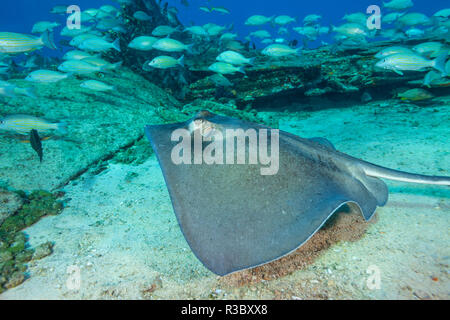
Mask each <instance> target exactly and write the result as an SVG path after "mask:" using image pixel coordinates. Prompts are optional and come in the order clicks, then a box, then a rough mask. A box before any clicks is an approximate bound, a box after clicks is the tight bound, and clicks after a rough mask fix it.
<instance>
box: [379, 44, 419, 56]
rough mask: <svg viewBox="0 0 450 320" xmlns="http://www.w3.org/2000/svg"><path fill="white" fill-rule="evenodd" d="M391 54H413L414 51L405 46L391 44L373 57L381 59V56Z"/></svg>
mask: <svg viewBox="0 0 450 320" xmlns="http://www.w3.org/2000/svg"><path fill="white" fill-rule="evenodd" d="M393 54H414V52H413V51H412V50H411V49H409V48H406V47H400V46H393V47H388V48H385V49H383V50H381V51H380V52H378V53H377V54H376V55H375V58H377V59H381V58H383V57H387V56H391V55H393Z"/></svg>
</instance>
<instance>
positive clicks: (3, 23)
mask: <svg viewBox="0 0 450 320" xmlns="http://www.w3.org/2000/svg"><path fill="white" fill-rule="evenodd" d="M168 2H169V5H170V6H175V7H177V8H178V9H179V12H180V13H179V18H180V20H181V21H182V22H183V23H184V24H185V25H189V24H190V23H191V22H194V23H195V24H204V23H208V22H211V20H214V22H215V23H217V24H230V23H234V24H235V31H237V32H238V33H240V34H241V33H245V32H246V31H248V30H250V29H249V28H246V27H245V25H244V22H245V20H246V19H247V18H248V17H249V16H251V15H254V14H262V15H267V16H272V15H281V14H288V15H290V16H293V17H297V18H299V20H300V21H301V20H302V19H303V18H304V17H305V16H306V15H308V14H311V13H315V14H320V15H322V16H323V20H322V24H324V25H329V24H339V23H342V20H341V18H342V17H343V16H344V15H345V14H346V13H352V12H364V11H365V10H366V8H367V7H368V6H370V5H379V6H380V7H382V1H374V0H358V1H355V0H339V1H335V0H319V1H298V0H277V1H273V0H271V1H269V0H263V1H256V0H246V1H240V0H213V1H206V0H187V2H188V3H189V6H185V5H183V4H182V1H181V0H171V1H168ZM183 2H184V1H183ZM58 4H60V3H59V2H56V1H54V0H41V1H34V0H15V1H12V0H4V1H2V4H1V10H0V29H1V30H2V31H15V32H22V33H23V32H30V31H31V28H32V26H33V24H34V23H35V22H36V21H42V20H49V21H53V20H55V15H53V14H51V13H50V10H51V8H52V7H53V6H55V5H58ZM66 4H74V5H78V6H80V8H81V9H82V10H85V9H88V8H92V7H99V6H101V5H104V4H112V5H116V6H117V2H115V1H110V0H109V1H108V0H77V1H72V2H71V3H66ZM205 5H206V6H222V7H225V8H227V9H229V10H230V11H231V14H229V15H223V14H220V13H213V14H209V13H206V12H203V11H200V10H199V6H205ZM448 6H449V2H448V1H446V0H432V1H429V0H414V7H413V11H415V12H422V13H424V14H426V15H432V14H433V13H435V12H436V11H438V10H440V9H442V8H445V7H448ZM58 18H59V19H60V20H61V17H58Z"/></svg>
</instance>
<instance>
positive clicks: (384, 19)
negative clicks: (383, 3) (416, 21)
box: [381, 12, 404, 24]
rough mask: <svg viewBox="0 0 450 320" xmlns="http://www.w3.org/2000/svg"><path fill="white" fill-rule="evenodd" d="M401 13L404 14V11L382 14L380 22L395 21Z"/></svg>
mask: <svg viewBox="0 0 450 320" xmlns="http://www.w3.org/2000/svg"><path fill="white" fill-rule="evenodd" d="M402 15H404V13H402V12H391V13H388V14H386V15H383V16H382V17H381V22H383V23H386V24H391V23H394V22H395V21H397V19H398V18H400V17H401V16H402Z"/></svg>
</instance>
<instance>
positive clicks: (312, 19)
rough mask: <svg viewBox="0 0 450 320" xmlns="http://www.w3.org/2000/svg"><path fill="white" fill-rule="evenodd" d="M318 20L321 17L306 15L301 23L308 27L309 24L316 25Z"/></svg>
mask: <svg viewBox="0 0 450 320" xmlns="http://www.w3.org/2000/svg"><path fill="white" fill-rule="evenodd" d="M320 19H322V16H319V15H317V14H310V15H307V16H306V17H305V18H304V19H303V23H304V24H305V25H309V24H315V23H317V22H318V21H319V20H320Z"/></svg>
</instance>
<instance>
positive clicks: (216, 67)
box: [208, 62, 245, 75]
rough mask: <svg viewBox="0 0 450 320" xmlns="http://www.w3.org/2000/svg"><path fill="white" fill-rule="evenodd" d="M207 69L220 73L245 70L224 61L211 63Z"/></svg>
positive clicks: (243, 71)
mask: <svg viewBox="0 0 450 320" xmlns="http://www.w3.org/2000/svg"><path fill="white" fill-rule="evenodd" d="M208 69H209V70H211V71H213V72H216V73H220V74H222V75H223V74H234V73H236V72H240V73H243V74H245V70H244V67H243V66H241V67H235V66H233V65H232V64H229V63H225V62H216V63H214V64H212V65H211V66H209V68H208Z"/></svg>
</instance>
